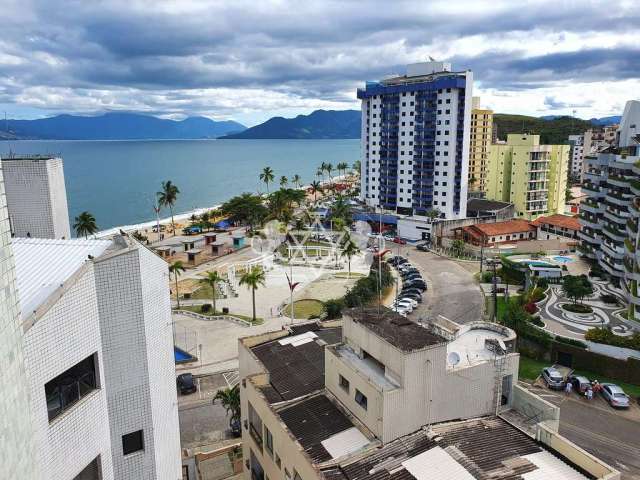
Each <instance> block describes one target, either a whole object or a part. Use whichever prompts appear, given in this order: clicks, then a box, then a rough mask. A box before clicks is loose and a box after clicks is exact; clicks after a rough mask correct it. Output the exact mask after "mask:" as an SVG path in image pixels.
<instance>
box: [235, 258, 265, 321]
mask: <svg viewBox="0 0 640 480" xmlns="http://www.w3.org/2000/svg"><path fill="white" fill-rule="evenodd" d="M265 281H266V276H265V273H264V270H262V268H260V267H259V266H254V267H253V268H252V269H251V270H247V271H246V272H244V273H243V274H242V276H241V277H240V285H246V286H247V288H250V289H251V301H252V304H253V321H254V322H255V321H256V290H257V289H258V287H260V286H264V284H265Z"/></svg>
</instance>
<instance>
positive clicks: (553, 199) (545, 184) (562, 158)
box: [486, 133, 569, 220]
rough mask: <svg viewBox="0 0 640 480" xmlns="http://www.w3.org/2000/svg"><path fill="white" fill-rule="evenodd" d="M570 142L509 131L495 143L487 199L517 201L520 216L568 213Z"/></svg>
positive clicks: (492, 148)
mask: <svg viewBox="0 0 640 480" xmlns="http://www.w3.org/2000/svg"><path fill="white" fill-rule="evenodd" d="M568 166H569V145H540V136H539V135H530V134H526V133H523V134H509V135H508V136H507V142H506V143H504V144H494V145H492V146H491V151H490V155H489V167H488V176H487V184H486V193H487V199H489V200H498V201H503V202H509V203H513V204H514V205H515V208H516V212H517V216H518V217H520V218H523V219H526V220H535V219H536V218H538V217H539V216H541V215H548V214H554V213H564V205H565V191H566V186H567V172H568Z"/></svg>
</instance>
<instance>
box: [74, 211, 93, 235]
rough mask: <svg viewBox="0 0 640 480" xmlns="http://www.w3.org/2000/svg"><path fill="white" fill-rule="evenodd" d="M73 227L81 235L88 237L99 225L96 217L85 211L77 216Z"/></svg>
mask: <svg viewBox="0 0 640 480" xmlns="http://www.w3.org/2000/svg"><path fill="white" fill-rule="evenodd" d="M73 229H74V230H75V231H76V235H78V236H79V237H82V236H84V238H87V237H88V236H89V235H93V234H94V233H96V232H97V231H98V226H97V225H96V219H95V217H94V216H93V215H91V214H90V213H89V212H86V211H85V212H82V213H81V214H80V215H78V216H77V217H76V218H75V223H74V224H73Z"/></svg>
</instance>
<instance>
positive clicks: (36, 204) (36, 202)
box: [2, 155, 71, 239]
mask: <svg viewBox="0 0 640 480" xmlns="http://www.w3.org/2000/svg"><path fill="white" fill-rule="evenodd" d="M2 169H3V171H4V183H5V189H6V195H7V206H8V208H9V221H10V223H11V233H12V235H13V236H14V237H35V238H57V239H63V238H71V230H70V228H69V212H68V209H67V190H66V188H65V184H64V167H63V162H62V158H60V157H55V156H50V155H13V156H11V157H8V158H3V159H2Z"/></svg>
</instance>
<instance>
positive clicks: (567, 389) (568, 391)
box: [564, 382, 573, 395]
mask: <svg viewBox="0 0 640 480" xmlns="http://www.w3.org/2000/svg"><path fill="white" fill-rule="evenodd" d="M572 388H573V385H572V384H571V382H567V384H566V385H565V386H564V393H565V394H566V395H571V389H572Z"/></svg>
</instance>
